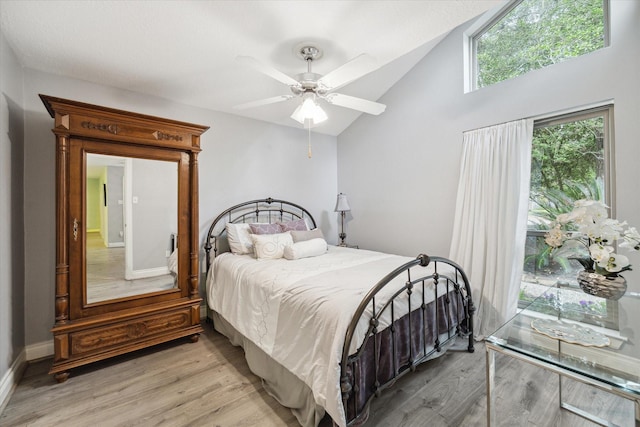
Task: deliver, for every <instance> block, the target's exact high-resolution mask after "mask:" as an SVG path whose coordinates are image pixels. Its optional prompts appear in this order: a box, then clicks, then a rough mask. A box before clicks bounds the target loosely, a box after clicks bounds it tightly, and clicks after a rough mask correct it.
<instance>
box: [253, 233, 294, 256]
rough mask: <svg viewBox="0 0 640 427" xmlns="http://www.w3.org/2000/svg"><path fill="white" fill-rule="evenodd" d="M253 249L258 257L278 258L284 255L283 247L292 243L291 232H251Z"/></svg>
mask: <svg viewBox="0 0 640 427" xmlns="http://www.w3.org/2000/svg"><path fill="white" fill-rule="evenodd" d="M251 240H252V241H253V249H254V252H255V254H256V258H258V259H278V258H282V257H283V255H284V248H286V247H287V246H291V245H293V240H292V239H291V234H289V233H288V232H287V233H277V234H252V235H251Z"/></svg>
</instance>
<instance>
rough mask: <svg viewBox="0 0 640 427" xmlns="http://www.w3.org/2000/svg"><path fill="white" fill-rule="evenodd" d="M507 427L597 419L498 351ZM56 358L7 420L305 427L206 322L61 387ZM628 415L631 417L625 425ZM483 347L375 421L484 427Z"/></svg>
mask: <svg viewBox="0 0 640 427" xmlns="http://www.w3.org/2000/svg"><path fill="white" fill-rule="evenodd" d="M496 362H497V372H496V383H497V390H496V392H497V393H498V394H497V407H496V410H497V412H498V416H499V418H500V419H501V420H502V421H501V422H500V425H501V426H540V427H543V426H544V427H546V426H567V427H574V426H575V427H577V426H592V425H593V424H592V423H590V422H588V421H586V420H583V419H582V418H579V417H577V416H575V415H573V414H569V413H567V412H566V411H560V410H559V409H558V407H557V392H558V382H557V381H558V379H557V376H556V375H553V374H549V373H547V372H545V371H543V370H541V369H539V368H534V367H532V366H530V365H528V364H526V363H524V362H521V361H517V360H513V359H509V358H506V357H504V356H498V357H497V359H496ZM49 366H50V360H43V361H39V362H36V363H31V364H30V365H29V366H28V367H27V369H26V371H25V375H24V377H23V379H22V380H21V381H20V383H19V385H18V386H17V388H16V389H15V391H14V393H13V396H12V397H11V400H10V401H9V403H8V404H7V406H6V407H5V409H4V411H3V412H2V414H1V415H0V426H4V427H9V426H47V427H51V426H78V427H80V426H82V427H85V426H90V427H102V426H119V427H120V426H162V425H164V426H224V427H231V426H266V427H271V426H297V422H296V419H295V418H294V417H293V415H292V414H291V413H290V412H289V410H287V409H286V408H283V407H282V406H280V405H279V404H278V403H277V402H276V401H275V400H274V399H273V398H272V397H270V396H269V395H267V394H266V392H265V391H264V390H263V389H262V386H261V383H260V380H259V379H258V378H257V377H255V376H254V375H253V374H251V373H250V372H249V369H248V367H247V365H246V363H245V361H244V357H243V353H242V350H241V349H240V348H238V347H233V346H232V345H231V344H230V343H229V341H228V340H227V339H226V338H225V337H223V336H222V335H220V334H218V333H217V332H215V331H213V329H212V327H211V325H205V333H204V334H203V335H201V337H200V340H199V341H198V342H197V343H190V342H188V341H186V340H179V341H175V342H173V343H167V344H162V345H159V346H156V347H153V348H151V349H145V350H141V351H138V352H136V353H133V354H130V355H126V356H120V357H118V358H115V359H112V360H110V361H105V362H99V363H95V364H93V365H89V366H84V367H81V368H77V369H75V370H73V371H72V373H71V377H70V378H69V379H68V380H67V382H65V383H63V384H56V383H55V381H54V380H53V378H52V377H51V376H50V375H48V374H47V371H48V369H49ZM570 388H572V387H565V389H563V391H564V390H566V394H567V395H568V394H570V393H577V397H576V399H577V400H578V401H582V402H585V403H586V404H587V405H588V406H589V407H590V408H591V409H592V410H593V411H600V410H602V411H604V412H600V413H599V414H600V415H601V416H605V417H607V418H610V419H616V420H618V421H617V422H618V423H619V424H621V425H623V426H624V425H633V422H632V421H631V420H632V413H633V412H632V411H633V406H632V405H631V403H630V402H628V401H626V400H624V399H621V398H610V397H609V396H608V395H606V394H604V393H601V392H596V391H594V390H593V389H592V388H586V387H584V386H582V387H574V388H575V390H574V391H573V392H571V391H570V390H569V389H570ZM623 416H626V418H627V419H628V420H629V421H630V423H629V422H627V424H624V422H623V421H620V419H621V418H623ZM485 419H486V395H485V351H484V345H483V344H482V343H479V344H478V345H477V348H476V352H475V353H473V354H470V353H466V352H448V353H446V354H445V355H444V356H443V357H441V358H439V359H436V360H433V361H430V362H427V363H426V364H424V365H422V366H421V367H419V368H418V370H417V372H416V373H414V374H413V375H409V376H406V377H404V378H403V379H401V380H400V381H399V382H398V383H396V384H395V386H394V387H393V388H392V389H390V390H387V391H386V393H383V394H382V396H381V397H380V398H378V399H375V400H374V401H373V404H372V410H371V416H370V418H369V421H368V422H367V423H366V424H365V426H366V427H371V426H379V427H382V426H385V427H387V426H388V427H391V426H394V427H395V426H411V427H414V426H416V427H418V426H433V427H438V426H463V425H464V426H484V425H486V422H485Z"/></svg>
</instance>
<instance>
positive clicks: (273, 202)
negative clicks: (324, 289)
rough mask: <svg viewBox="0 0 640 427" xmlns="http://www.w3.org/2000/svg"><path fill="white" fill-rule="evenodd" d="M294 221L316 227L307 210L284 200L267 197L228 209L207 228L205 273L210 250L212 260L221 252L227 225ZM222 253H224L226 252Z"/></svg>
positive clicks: (209, 263) (208, 264)
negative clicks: (306, 222) (303, 221)
mask: <svg viewBox="0 0 640 427" xmlns="http://www.w3.org/2000/svg"><path fill="white" fill-rule="evenodd" d="M296 219H305V220H307V221H309V222H310V224H309V225H310V226H311V228H316V227H317V225H316V220H315V219H313V216H312V215H311V213H309V211H308V210H306V209H305V208H303V207H302V206H300V205H297V204H295V203H291V202H287V201H286V200H279V199H272V198H271V197H268V198H266V199H258V200H252V201H250V202H244V203H240V204H238V205H235V206H232V207H230V208H229V209H227V210H225V211H224V212H222V213H221V214H220V215H218V216H217V217H216V219H214V220H213V223H212V224H211V226H210V227H209V232H208V233H207V239H206V242H205V245H204V250H205V252H206V254H207V271H209V266H210V265H211V249H213V257H214V258H215V257H216V256H218V252H219V251H221V240H222V237H223V235H225V234H226V233H225V231H226V227H225V226H226V225H227V223H229V222H230V223H233V224H239V223H252V222H273V221H291V220H296ZM222 252H226V250H224V251H222Z"/></svg>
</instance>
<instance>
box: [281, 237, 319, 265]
mask: <svg viewBox="0 0 640 427" xmlns="http://www.w3.org/2000/svg"><path fill="white" fill-rule="evenodd" d="M326 252H327V242H326V240H324V239H311V240H305V241H303V242H297V243H294V244H292V245H291V246H287V247H285V248H284V257H285V258H286V259H289V260H294V259H300V258H308V257H313V256H319V255H322V254H324V253H326Z"/></svg>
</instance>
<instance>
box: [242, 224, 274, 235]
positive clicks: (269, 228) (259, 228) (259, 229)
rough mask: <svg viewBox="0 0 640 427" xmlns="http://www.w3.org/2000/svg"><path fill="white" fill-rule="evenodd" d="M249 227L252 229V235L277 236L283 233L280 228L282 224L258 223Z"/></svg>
mask: <svg viewBox="0 0 640 427" xmlns="http://www.w3.org/2000/svg"><path fill="white" fill-rule="evenodd" d="M249 227H250V228H251V233H252V234H276V233H282V229H281V228H280V224H277V223H276V224H269V223H267V222H265V223H256V224H249Z"/></svg>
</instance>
